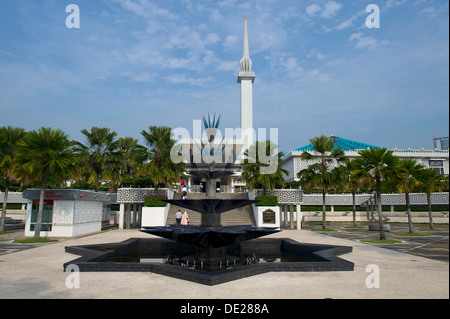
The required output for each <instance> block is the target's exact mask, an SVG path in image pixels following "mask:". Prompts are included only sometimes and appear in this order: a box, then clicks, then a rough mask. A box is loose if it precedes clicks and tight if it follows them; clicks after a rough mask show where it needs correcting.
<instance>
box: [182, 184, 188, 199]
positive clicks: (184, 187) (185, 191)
mask: <svg viewBox="0 0 450 319" xmlns="http://www.w3.org/2000/svg"><path fill="white" fill-rule="evenodd" d="M181 193H182V194H181V195H182V196H183V199H186V196H187V189H186V186H183V189H182V191H181Z"/></svg>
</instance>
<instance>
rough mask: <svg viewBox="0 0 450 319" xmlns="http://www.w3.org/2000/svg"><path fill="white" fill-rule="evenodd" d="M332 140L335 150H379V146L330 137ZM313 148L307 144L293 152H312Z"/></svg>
mask: <svg viewBox="0 0 450 319" xmlns="http://www.w3.org/2000/svg"><path fill="white" fill-rule="evenodd" d="M330 138H331V139H332V140H334V142H335V143H334V147H335V149H342V150H344V151H354V150H363V149H367V148H371V149H378V148H381V147H379V146H374V145H370V144H366V143H361V142H356V141H352V140H348V139H345V138H342V137H337V136H331V137H330ZM313 148H314V145H313V144H308V145H305V146H303V147H300V148H297V149H295V150H294V151H297V152H302V151H312V150H313Z"/></svg>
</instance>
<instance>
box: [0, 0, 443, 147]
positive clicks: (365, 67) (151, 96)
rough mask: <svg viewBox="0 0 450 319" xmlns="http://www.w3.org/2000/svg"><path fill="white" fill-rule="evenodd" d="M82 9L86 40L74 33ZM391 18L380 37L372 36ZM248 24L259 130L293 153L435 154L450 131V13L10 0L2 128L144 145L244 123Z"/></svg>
mask: <svg viewBox="0 0 450 319" xmlns="http://www.w3.org/2000/svg"><path fill="white" fill-rule="evenodd" d="M70 3H73V4H77V5H78V6H79V8H80V18H81V19H80V28H79V29H68V28H67V27H66V24H65V21H66V17H67V16H68V15H69V13H66V12H65V9H66V6H67V5H68V4H70ZM372 3H373V4H376V5H378V6H379V8H380V21H381V25H380V28H379V29H375V28H372V29H369V28H367V27H366V25H365V21H366V17H367V16H368V15H369V13H366V12H365V9H366V6H367V5H369V4H372ZM245 11H246V12H247V19H248V32H249V46H250V57H251V58H252V60H253V70H254V71H255V73H256V80H255V83H254V86H253V107H254V126H255V127H261V128H274V127H275V128H278V129H279V145H280V149H281V150H282V151H289V150H291V149H294V148H297V147H300V146H303V145H306V144H309V139H310V138H313V137H314V136H318V135H322V134H324V135H331V134H334V135H335V136H340V137H344V138H347V139H351V140H356V141H360V142H364V143H368V144H372V145H377V146H384V147H388V148H394V147H398V148H408V147H411V148H416V149H417V148H422V147H424V148H426V149H430V148H432V139H431V135H432V132H434V134H435V135H436V136H440V135H448V133H449V89H448V87H449V31H448V29H449V3H448V1H442V0H416V1H413V0H370V1H366V0H357V1H343V0H335V1H329V0H315V1H312V0H305V1H299V0H297V1H294V0H282V1H281V0H278V1H274V0H257V1H252V0H249V1H238V0H224V1H199V0H165V1H150V0H67V1H61V0H2V1H1V2H0V126H3V125H12V126H18V127H24V128H26V129H27V130H31V129H37V128H39V127H41V126H50V127H54V128H61V129H63V130H64V131H66V132H67V133H68V134H69V135H70V137H71V138H73V139H76V140H79V141H81V142H84V140H83V136H82V134H81V133H80V131H81V130H82V129H85V128H86V129H89V128H91V127H92V126H100V127H110V128H112V129H113V130H114V131H116V132H117V133H118V135H119V136H133V137H135V138H140V139H141V140H142V138H141V135H140V132H141V131H142V130H144V129H147V128H148V126H150V125H168V126H171V127H173V128H175V127H186V128H188V129H189V130H190V131H192V121H193V120H196V119H200V118H201V116H202V115H203V114H207V113H208V112H209V113H211V114H212V113H218V114H221V116H222V125H221V127H222V128H225V127H231V128H235V127H238V126H239V125H240V123H239V107H240V105H239V94H240V92H239V84H238V83H237V72H238V70H239V60H240V58H241V56H242V39H243V30H244V13H245Z"/></svg>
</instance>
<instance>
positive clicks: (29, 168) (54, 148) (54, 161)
mask: <svg viewBox="0 0 450 319" xmlns="http://www.w3.org/2000/svg"><path fill="white" fill-rule="evenodd" d="M72 146H73V142H71V141H70V140H69V137H68V135H67V134H65V133H64V132H63V131H61V130H60V129H51V128H44V127H42V128H40V129H39V130H37V131H31V132H29V133H27V134H26V135H25V137H24V138H23V139H22V140H20V141H19V142H18V143H17V150H16V159H15V161H14V166H15V171H14V175H15V177H16V178H18V179H20V180H22V181H25V182H39V183H40V190H41V191H40V198H39V209H38V214H37V221H36V227H35V233H34V237H35V238H39V237H40V231H41V220H42V211H43V208H44V194H45V186H46V181H47V179H49V178H51V179H53V180H57V181H59V182H63V181H64V179H65V178H66V177H67V173H68V171H70V169H71V167H72V165H73V163H74V154H73V152H72Z"/></svg>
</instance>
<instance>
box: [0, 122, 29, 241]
mask: <svg viewBox="0 0 450 319" xmlns="http://www.w3.org/2000/svg"><path fill="white" fill-rule="evenodd" d="M25 134H26V133H25V130H24V129H23V128H16V127H11V126H8V127H6V126H4V127H0V172H1V176H2V177H3V178H4V179H5V192H4V194H3V207H2V215H1V219H0V232H2V231H4V230H5V217H6V205H7V203H8V190H9V186H10V184H11V180H12V178H13V174H14V166H13V163H14V159H15V155H16V154H15V153H16V148H17V143H18V142H19V141H20V140H21V139H23V137H24V136H25Z"/></svg>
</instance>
